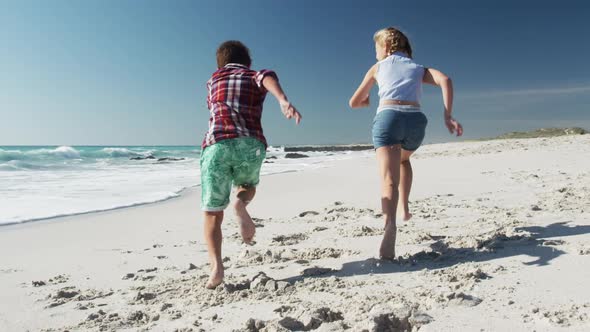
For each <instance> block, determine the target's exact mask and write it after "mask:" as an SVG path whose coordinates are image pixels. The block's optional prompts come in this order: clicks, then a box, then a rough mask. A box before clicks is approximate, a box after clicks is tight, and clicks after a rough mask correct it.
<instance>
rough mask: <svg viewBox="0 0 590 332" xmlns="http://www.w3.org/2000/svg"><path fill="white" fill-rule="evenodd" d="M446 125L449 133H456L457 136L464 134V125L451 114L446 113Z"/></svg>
mask: <svg viewBox="0 0 590 332" xmlns="http://www.w3.org/2000/svg"><path fill="white" fill-rule="evenodd" d="M445 126H447V129H448V130H449V133H451V134H455V133H456V135H457V137H458V136H461V135H463V126H462V125H461V124H460V123H459V122H458V121H457V120H455V119H453V118H452V117H451V116H446V115H445Z"/></svg>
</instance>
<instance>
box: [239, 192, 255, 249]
mask: <svg viewBox="0 0 590 332" xmlns="http://www.w3.org/2000/svg"><path fill="white" fill-rule="evenodd" d="M255 194H256V187H242V186H240V187H238V194H237V200H236V202H235V203H234V211H235V213H236V216H237V217H238V222H239V224H240V233H241V234H242V240H243V241H244V243H246V244H250V243H252V240H253V239H254V235H255V234H256V226H255V225H254V222H253V221H252V218H251V217H250V214H249V213H248V210H246V206H247V205H248V203H250V201H251V200H252V199H253V198H254V195H255Z"/></svg>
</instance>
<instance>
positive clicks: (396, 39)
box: [373, 27, 412, 58]
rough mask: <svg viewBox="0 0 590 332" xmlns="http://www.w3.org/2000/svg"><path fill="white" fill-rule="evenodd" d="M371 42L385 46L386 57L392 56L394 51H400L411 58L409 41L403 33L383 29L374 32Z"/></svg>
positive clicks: (392, 28)
mask: <svg viewBox="0 0 590 332" xmlns="http://www.w3.org/2000/svg"><path fill="white" fill-rule="evenodd" d="M373 40H374V41H375V42H376V43H378V44H379V45H382V46H385V51H386V52H387V55H392V54H393V53H394V52H396V51H401V52H404V53H406V54H407V55H408V56H409V57H410V58H411V57H412V46H410V40H409V39H408V37H406V35H404V33H403V32H401V31H400V30H398V29H396V28H394V27H388V28H384V29H381V30H379V31H377V32H375V35H374V36H373Z"/></svg>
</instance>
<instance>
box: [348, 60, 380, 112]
mask: <svg viewBox="0 0 590 332" xmlns="http://www.w3.org/2000/svg"><path fill="white" fill-rule="evenodd" d="M376 70H377V64H375V65H373V67H371V69H369V71H368V72H367V74H366V75H365V78H364V79H363V81H362V82H361V85H359V87H358V89H356V91H355V93H354V94H353V95H352V97H351V98H350V101H349V102H348V105H350V107H351V108H360V107H367V106H369V93H370V92H371V88H372V87H373V85H374V84H375V72H376Z"/></svg>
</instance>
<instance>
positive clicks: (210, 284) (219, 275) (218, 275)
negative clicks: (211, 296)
mask: <svg viewBox="0 0 590 332" xmlns="http://www.w3.org/2000/svg"><path fill="white" fill-rule="evenodd" d="M222 281H223V265H221V267H213V268H212V269H211V275H209V280H207V284H206V285H205V287H206V288H207V289H215V287H217V286H219V284H221V282H222Z"/></svg>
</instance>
